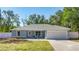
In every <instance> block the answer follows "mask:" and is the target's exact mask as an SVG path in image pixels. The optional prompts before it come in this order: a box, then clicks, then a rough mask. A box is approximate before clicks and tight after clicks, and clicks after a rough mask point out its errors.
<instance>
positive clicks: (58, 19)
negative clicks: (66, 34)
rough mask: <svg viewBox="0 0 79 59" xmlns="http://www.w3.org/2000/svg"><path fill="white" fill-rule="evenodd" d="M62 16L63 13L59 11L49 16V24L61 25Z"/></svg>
mask: <svg viewBox="0 0 79 59" xmlns="http://www.w3.org/2000/svg"><path fill="white" fill-rule="evenodd" d="M62 16H63V11H61V10H59V11H57V12H56V14H55V15H51V16H50V18H49V23H50V24H54V25H61V20H62Z"/></svg>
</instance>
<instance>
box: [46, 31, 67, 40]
mask: <svg viewBox="0 0 79 59" xmlns="http://www.w3.org/2000/svg"><path fill="white" fill-rule="evenodd" d="M47 38H55V39H67V38H68V33H67V31H48V32H47Z"/></svg>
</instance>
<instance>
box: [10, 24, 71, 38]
mask: <svg viewBox="0 0 79 59" xmlns="http://www.w3.org/2000/svg"><path fill="white" fill-rule="evenodd" d="M11 31H12V37H23V38H34V39H39V38H50V39H52V38H53V39H68V38H69V35H68V33H69V31H70V28H66V27H62V26H57V25H49V24H31V25H27V26H23V27H18V28H14V29H11Z"/></svg>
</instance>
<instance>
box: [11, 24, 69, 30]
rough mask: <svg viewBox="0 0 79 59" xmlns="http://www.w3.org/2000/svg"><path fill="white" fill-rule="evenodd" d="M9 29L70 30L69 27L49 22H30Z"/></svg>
mask: <svg viewBox="0 0 79 59" xmlns="http://www.w3.org/2000/svg"><path fill="white" fill-rule="evenodd" d="M11 30H40V31H41V30H70V28H66V27H61V26H57V25H49V24H31V25H27V26H23V27H18V28H14V29H11Z"/></svg>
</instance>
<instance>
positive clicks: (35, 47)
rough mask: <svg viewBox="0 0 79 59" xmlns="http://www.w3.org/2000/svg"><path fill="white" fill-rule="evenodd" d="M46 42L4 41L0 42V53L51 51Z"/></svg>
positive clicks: (51, 48)
mask: <svg viewBox="0 0 79 59" xmlns="http://www.w3.org/2000/svg"><path fill="white" fill-rule="evenodd" d="M52 50H54V49H53V47H52V46H51V45H50V44H49V42H48V41H27V40H9V41H7V40H4V41H1V42H0V51H52Z"/></svg>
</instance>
